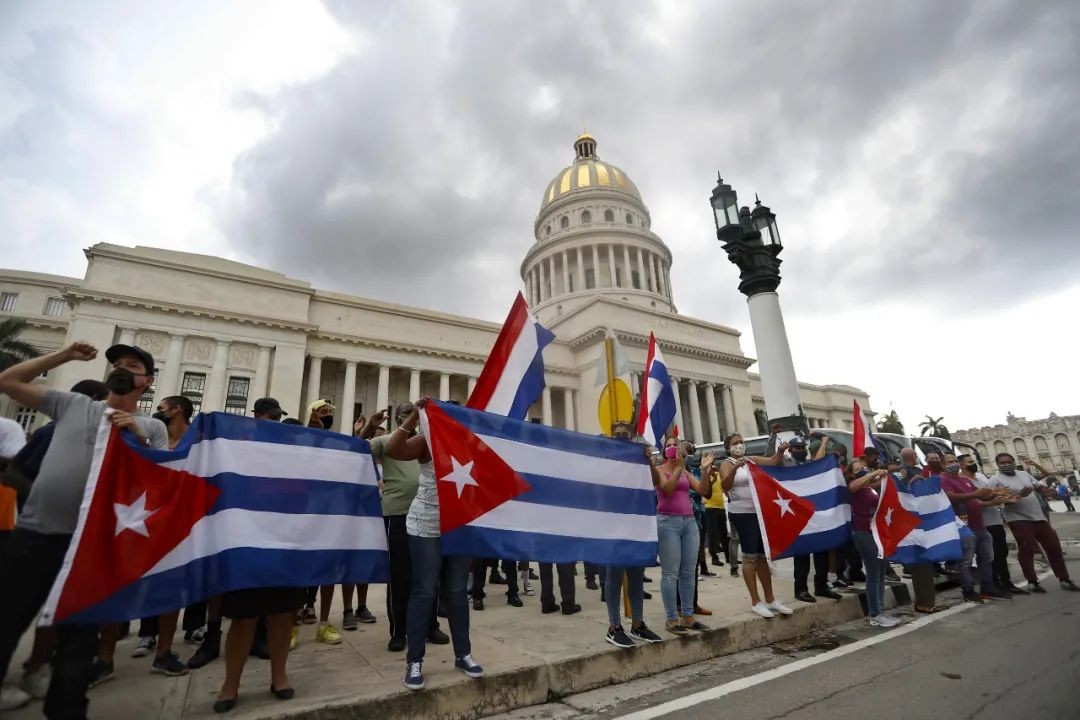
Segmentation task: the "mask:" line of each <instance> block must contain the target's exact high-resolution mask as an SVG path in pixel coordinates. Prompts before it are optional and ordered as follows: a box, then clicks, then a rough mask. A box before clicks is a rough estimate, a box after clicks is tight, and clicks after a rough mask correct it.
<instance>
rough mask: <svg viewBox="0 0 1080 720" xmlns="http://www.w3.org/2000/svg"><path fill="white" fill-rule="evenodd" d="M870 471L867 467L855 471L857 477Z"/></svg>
mask: <svg viewBox="0 0 1080 720" xmlns="http://www.w3.org/2000/svg"><path fill="white" fill-rule="evenodd" d="M868 472H870V471H869V470H868V469H866V468H863V469H862V470H860V471H859V472H857V473H855V477H862V476H863V475H865V474H866V473H868Z"/></svg>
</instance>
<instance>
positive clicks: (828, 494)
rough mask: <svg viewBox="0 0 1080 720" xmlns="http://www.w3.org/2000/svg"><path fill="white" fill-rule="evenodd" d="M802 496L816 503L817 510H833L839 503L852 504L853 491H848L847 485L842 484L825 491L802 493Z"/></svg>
mask: <svg viewBox="0 0 1080 720" xmlns="http://www.w3.org/2000/svg"><path fill="white" fill-rule="evenodd" d="M801 497H802V498H803V499H804V500H809V501H810V502H812V503H814V509H815V510H832V509H833V508H835V507H836V506H837V505H850V504H851V493H850V492H848V489H847V488H846V487H840V486H837V487H834V488H829V489H828V490H826V491H825V492H820V493H815V494H814V495H802V496H801Z"/></svg>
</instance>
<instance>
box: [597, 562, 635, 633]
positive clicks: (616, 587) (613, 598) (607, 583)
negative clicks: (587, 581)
mask: <svg viewBox="0 0 1080 720" xmlns="http://www.w3.org/2000/svg"><path fill="white" fill-rule="evenodd" d="M606 572H607V578H606V579H605V580H604V599H605V600H606V601H607V617H608V623H609V624H611V625H622V622H621V621H620V618H621V617H622V613H621V612H620V611H621V609H622V608H621V606H622V580H623V573H624V572H625V573H626V594H627V595H628V596H629V597H630V617H631V619H632V620H633V622H634V624H635V625H637V624H640V623H641V621H642V620H644V619H645V579H644V578H645V568H643V567H628V568H624V567H613V566H611V565H609V566H608V567H607V569H606Z"/></svg>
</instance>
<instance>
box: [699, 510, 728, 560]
mask: <svg viewBox="0 0 1080 720" xmlns="http://www.w3.org/2000/svg"><path fill="white" fill-rule="evenodd" d="M705 534H706V535H707V536H708V538H709V554H710V555H712V556H713V557H714V558H715V557H718V556H719V555H720V553H724V560H725V561H726V562H728V563H730V562H731V557H730V556H729V555H728V545H729V544H730V542H731V541H730V538H729V537H728V531H727V510H725V509H724V508H710V507H707V508H705Z"/></svg>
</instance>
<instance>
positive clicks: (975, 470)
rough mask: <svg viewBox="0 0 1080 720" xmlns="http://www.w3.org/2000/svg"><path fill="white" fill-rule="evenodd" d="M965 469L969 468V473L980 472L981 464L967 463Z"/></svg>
mask: <svg viewBox="0 0 1080 720" xmlns="http://www.w3.org/2000/svg"><path fill="white" fill-rule="evenodd" d="M964 469H965V470H967V471H968V472H969V473H973V472H978V470H979V466H978V465H965V466H964Z"/></svg>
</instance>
